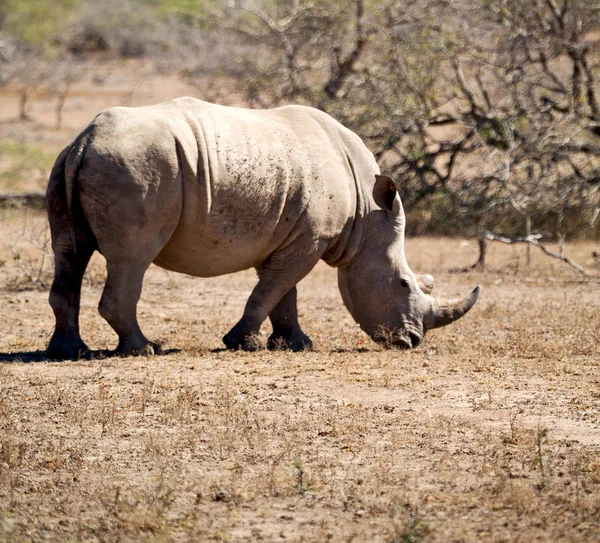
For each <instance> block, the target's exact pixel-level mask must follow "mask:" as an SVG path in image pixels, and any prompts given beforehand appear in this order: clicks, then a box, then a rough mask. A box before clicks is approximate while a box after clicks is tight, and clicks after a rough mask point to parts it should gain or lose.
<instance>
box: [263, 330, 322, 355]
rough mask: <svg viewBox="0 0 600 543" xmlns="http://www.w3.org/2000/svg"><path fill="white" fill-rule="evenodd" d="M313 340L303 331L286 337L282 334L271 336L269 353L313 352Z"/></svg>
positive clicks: (268, 343)
mask: <svg viewBox="0 0 600 543" xmlns="http://www.w3.org/2000/svg"><path fill="white" fill-rule="evenodd" d="M312 347H313V344H312V341H311V339H310V338H309V337H308V336H307V335H306V334H305V333H304V332H302V331H300V332H298V333H295V334H290V335H287V336H284V335H282V334H275V333H273V334H271V336H269V341H268V342H267V349H269V351H287V350H289V351H293V352H295V353H297V352H299V351H312Z"/></svg>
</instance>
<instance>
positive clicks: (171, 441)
mask: <svg viewBox="0 0 600 543" xmlns="http://www.w3.org/2000/svg"><path fill="white" fill-rule="evenodd" d="M599 19H600V7H599V6H597V5H596V4H594V3H593V2H590V1H586V0H530V1H524V0H521V1H519V0H501V1H491V0H489V1H488V0H473V1H467V0H464V1H463V0H405V1H399V0H381V1H376V0H346V1H342V0H329V1H325V0H312V1H310V0H287V1H278V0H254V1H251V0H164V1H163V0H120V1H117V0H104V1H102V2H95V1H92V0H53V1H52V2H48V1H45V0H19V1H17V0H0V195H5V194H8V193H10V194H16V193H20V194H22V193H27V196H21V198H20V199H19V200H15V199H14V198H10V199H3V198H2V197H0V315H2V316H1V317H0V542H25V541H28V542H34V541H35V542H37V541H42V540H45V541H56V542H59V541H60V542H62V541H99V542H109V541H115V542H117V541H144V542H158V541H232V542H233V541H239V542H242V541H294V542H301V541H304V542H308V541H311V542H312V541H315V542H317V541H318V542H321V541H332V542H344V543H346V542H354V543H357V542H363V541H365V542H367V541H368V542H371V541H372V542H378V543H379V542H381V543H409V542H413V543H416V542H419V543H428V542H438V543H442V542H443V543H446V542H465V543H469V542H473V541H478V542H479V541H480V542H484V543H499V542H522V541H532V542H533V541H539V542H557V543H558V542H561V543H563V542H573V543H575V542H582V541H586V542H587V541H590V542H592V541H599V540H600V520H599V519H600V417H599V413H600V396H599V394H598V391H599V390H600V363H599V360H600V336H599V330H600V320H599V315H600V290H599V289H598V285H599V283H598V275H599V273H600V254H599V252H600V247H598V237H599V235H600V218H599V214H600V199H599V196H598V195H599V193H598V189H599V187H600V175H599V171H598V169H599V167H600V160H599V159H600V96H599V95H598V92H599V89H598V63H599V61H600V26H599V23H600V20H599ZM185 94H187V95H192V96H196V97H198V98H202V99H206V100H211V101H216V102H220V103H224V104H228V105H237V106H248V107H270V106H276V105H279V104H283V103H292V102H293V103H304V104H308V105H312V106H315V107H319V108H321V109H323V110H325V111H327V112H328V113H330V114H331V115H333V116H334V117H336V118H337V119H339V120H340V121H342V122H343V123H344V124H346V125H347V126H349V127H350V128H352V129H353V130H355V131H356V132H357V133H358V134H360V135H361V137H362V138H363V139H364V140H365V141H366V143H367V144H368V145H369V147H370V148H371V149H372V151H373V152H374V153H375V156H376V157H377V159H378V161H379V163H380V165H381V167H382V170H384V171H385V172H387V173H389V174H391V175H393V176H394V177H395V178H396V179H397V180H398V181H399V182H400V184H401V187H402V198H403V201H404V203H405V207H406V211H407V221H408V230H409V233H410V234H411V238H410V239H409V240H408V241H407V258H408V262H409V263H410V265H411V267H412V268H413V269H414V271H415V272H418V273H432V274H434V275H435V277H436V287H435V291H434V293H437V294H438V295H440V296H449V297H454V296H457V295H463V294H464V293H465V292H467V291H468V290H469V289H470V288H472V287H473V285H475V284H477V283H479V284H481V285H482V286H483V293H482V295H481V297H480V300H479V301H478V303H477V305H476V306H475V308H474V309H473V310H472V311H471V313H469V315H467V316H466V317H465V318H463V319H461V320H460V321H459V322H457V323H454V324H453V325H452V326H450V327H447V328H442V329H439V330H435V331H433V332H432V333H430V334H428V335H427V337H426V339H425V341H424V342H423V344H422V345H421V346H420V347H419V348H417V349H415V350H411V351H396V350H382V349H381V348H380V347H379V346H377V345H376V344H374V343H373V342H371V341H370V340H369V339H368V337H367V336H366V335H365V334H364V333H363V332H362V331H361V330H360V329H359V328H358V327H357V325H356V324H355V323H354V321H352V319H351V317H350V315H349V314H348V313H347V311H346V310H345V308H344V307H343V304H342V301H341V298H340V296H339V293H338V291H337V287H336V279H335V270H332V269H330V268H328V267H327V266H325V265H324V264H320V265H319V266H318V267H317V268H316V269H315V270H314V272H312V273H311V274H310V275H309V276H308V277H307V278H306V279H305V280H304V281H302V282H301V283H300V285H299V289H298V291H299V308H300V319H301V322H302V326H303V328H304V329H305V331H306V332H307V333H308V334H309V335H310V336H311V337H312V339H313V340H314V344H315V349H314V351H312V352H309V353H290V352H268V351H266V350H260V351H258V352H255V353H244V352H229V351H224V350H222V343H221V339H220V338H221V337H222V336H223V334H224V333H225V332H227V330H229V328H230V327H231V325H232V324H233V323H234V322H235V321H236V320H237V318H239V316H240V315H241V312H242V308H243V304H244V302H245V300H246V299H247V295H248V294H249V292H250V290H251V289H252V287H253V286H254V284H255V281H256V278H255V274H254V273H253V272H252V271H248V272H244V273H241V274H236V275H234V276H230V277H221V278H214V279H198V278H190V277H185V276H181V275H177V274H172V273H167V272H165V271H164V270H161V269H158V268H156V267H151V269H150V270H149V272H148V274H147V277H146V280H145V283H144V292H143V295H142V298H141V300H140V303H139V306H138V311H139V318H140V322H141V325H142V327H143V329H144V331H145V332H146V333H147V335H148V336H149V337H150V338H151V339H153V340H156V341H159V342H160V343H162V344H163V346H164V347H165V350H166V354H165V355H164V356H157V357H151V358H149V357H136V358H133V357H131V358H118V357H114V356H112V355H111V352H110V351H109V350H108V349H110V348H114V346H115V345H116V336H115V335H114V333H113V331H112V329H110V328H109V326H108V325H107V324H106V322H105V321H104V320H102V319H101V318H100V316H99V315H98V312H97V309H96V307H97V305H98V301H99V299H100V295H101V288H102V286H103V282H104V278H105V268H104V263H103V260H102V258H101V257H100V256H99V255H96V256H95V257H94V258H93V260H92V262H91V264H90V266H89V267H88V269H87V272H86V275H85V277H84V284H83V295H82V309H81V329H82V336H83V338H84V340H85V341H86V342H87V343H88V344H89V346H90V347H91V348H92V349H93V350H94V353H95V355H94V358H93V359H92V360H81V361H73V362H61V363H51V362H48V361H47V359H46V357H45V355H44V349H45V347H46V345H47V343H48V340H49V338H50V335H51V333H52V330H53V324H54V322H53V316H52V311H51V309H50V306H49V305H48V302H47V298H48V288H49V286H50V283H51V280H52V252H51V250H50V243H49V234H48V226H47V221H46V219H45V215H44V213H43V211H41V210H40V209H36V208H33V207H31V206H30V203H31V202H35V200H36V198H37V196H36V195H37V194H40V193H42V192H43V190H44V188H45V185H46V182H47V177H48V174H49V171H50V168H51V166H52V163H53V160H54V157H55V156H56V155H57V153H58V152H59V151H60V149H61V148H62V147H63V146H64V145H65V144H66V143H68V142H69V141H70V140H71V139H72V138H73V137H74V136H75V135H76V134H77V133H78V132H79V131H80V130H81V129H82V128H83V127H84V126H85V125H86V124H87V123H88V122H89V121H90V120H91V119H92V118H93V117H94V115H95V114H96V113H97V112H98V111H100V110H102V109H105V108H106V107H110V106H115V105H132V106H135V105H144V104H151V103H155V102H158V101H162V100H168V99H170V98H173V97H176V96H180V95H185ZM6 202H12V207H10V206H9V204H7V203H6ZM442 235H443V236H451V237H436V236H442ZM492 241H494V242H493V243H491V242H492ZM502 242H505V243H502ZM490 243H491V245H490ZM536 245H537V246H541V248H542V249H543V250H545V251H546V252H549V253H551V255H553V256H555V257H558V258H549V257H548V255H547V254H544V253H543V252H542V250H539V248H538V247H536ZM528 249H530V250H528ZM474 264H477V265H476V266H474ZM268 335H269V330H267V329H265V330H263V331H261V335H260V336H259V341H261V342H263V343H264V342H265V341H266V338H267V337H268Z"/></svg>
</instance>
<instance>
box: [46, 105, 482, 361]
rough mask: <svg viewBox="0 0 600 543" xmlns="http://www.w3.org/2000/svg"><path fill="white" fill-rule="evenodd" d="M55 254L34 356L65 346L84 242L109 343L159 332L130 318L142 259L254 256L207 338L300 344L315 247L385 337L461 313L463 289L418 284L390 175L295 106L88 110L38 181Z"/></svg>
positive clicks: (229, 260) (401, 338)
mask: <svg viewBox="0 0 600 543" xmlns="http://www.w3.org/2000/svg"><path fill="white" fill-rule="evenodd" d="M46 198H47V209H48V215H49V221H50V230H51V235H52V248H53V250H54V254H55V275H54V281H53V284H52V288H51V292H50V299H49V300H50V305H51V306H52V309H53V311H54V314H55V317H56V327H55V330H54V333H53V335H52V338H51V340H50V343H49V346H48V349H47V354H48V356H50V357H52V358H77V357H79V356H81V355H82V354H84V353H85V352H86V351H87V350H88V349H87V347H86V345H85V343H84V342H83V341H82V339H81V336H80V333H79V323H78V321H79V306H80V292H81V283H82V277H83V274H84V271H85V268H86V266H87V264H88V262H89V259H90V257H91V255H92V253H93V252H94V251H95V250H98V251H99V252H100V253H102V255H104V257H105V258H106V265H107V278H106V284H105V286H104V291H103V294H102V298H101V300H100V304H99V312H100V314H101V315H102V317H103V318H105V319H106V320H107V321H108V323H109V324H110V326H111V327H112V328H113V329H114V331H115V332H116V333H117V335H118V337H119V342H118V345H117V348H116V352H117V353H120V354H153V353H157V352H159V351H160V346H159V345H158V344H156V343H153V342H152V341H150V340H148V339H147V338H146V336H145V335H144V334H143V333H142V330H141V329H140V326H139V324H138V320H137V316H136V308H137V303H138V300H139V297H140V293H141V290H142V280H143V278H144V274H145V272H146V270H147V269H148V267H149V266H150V264H151V263H154V264H156V265H158V266H160V267H162V268H165V269H167V270H172V271H176V272H182V273H185V274H189V275H192V276H199V277H213V276H217V275H222V274H228V273H233V272H237V271H240V270H245V269H249V268H255V269H256V271H257V272H258V284H257V285H256V287H255V288H254V290H253V291H252V293H251V295H250V297H249V299H248V302H247V303H246V306H245V309H244V313H243V315H242V317H241V319H240V320H239V321H238V322H237V324H236V325H235V326H234V327H233V328H232V329H231V331H230V332H228V333H227V334H226V335H225V336H224V338H223V341H224V343H225V346H226V347H228V348H231V349H244V350H253V349H256V348H257V343H256V334H257V333H258V332H259V329H260V327H261V325H262V323H263V322H264V321H265V320H266V318H267V317H269V319H270V320H271V323H272V327H273V332H272V334H271V336H270V337H269V339H268V345H267V346H268V347H269V348H276V347H285V348H289V349H291V350H301V349H306V348H310V347H311V345H312V344H311V340H310V338H309V337H308V336H307V335H306V334H305V333H304V332H303V331H302V329H301V328H300V325H299V323H298V314H297V306H296V284H297V283H298V282H299V281H300V280H301V279H302V278H303V277H304V276H305V275H306V274H308V272H309V271H310V270H311V269H312V268H313V267H314V266H315V265H316V264H317V262H318V261H319V260H321V259H322V260H324V261H325V262H326V263H327V264H329V265H330V266H333V267H335V268H337V270H338V283H339V288H340V291H341V294H342V298H343V301H344V304H345V305H346V307H347V308H348V310H349V311H350V313H351V315H352V317H353V318H354V319H355V320H356V321H357V322H358V324H359V325H360V327H361V328H362V329H363V330H364V331H365V332H366V333H367V334H368V335H369V336H371V338H373V339H374V340H375V341H378V342H382V343H383V344H385V345H387V346H397V347H400V348H410V347H415V346H417V345H419V343H420V342H421V341H422V338H423V336H424V334H425V332H426V331H427V330H431V329H433V328H436V327H439V326H443V325H446V324H449V323H451V322H453V321H455V320H456V319H458V318H460V317H462V316H463V315H464V314H465V313H466V312H467V311H469V309H471V307H472V306H473V304H474V303H475V302H476V300H477V297H478V295H479V287H477V288H475V290H473V292H472V293H471V294H469V295H467V296H466V297H465V298H462V299H456V300H441V299H436V298H433V297H432V296H430V294H429V293H430V291H431V288H432V280H433V278H432V277H431V276H417V275H415V274H414V273H413V272H412V271H411V269H410V268H409V266H408V264H407V262H406V258H405V254H404V228H405V215H404V210H403V207H402V203H401V201H400V197H399V195H398V189H397V186H396V184H395V182H394V181H393V180H392V179H391V178H390V177H387V176H384V175H381V173H380V170H379V167H378V165H377V163H376V161H375V159H374V157H373V154H372V153H371V152H370V151H369V150H368V149H367V147H366V146H365V145H364V144H363V142H362V141H361V139H360V138H359V137H358V136H357V135H356V134H354V133H353V132H352V131H350V130H348V129H347V128H345V127H344V126H342V125H341V124H340V123H338V122H337V121H335V120H334V119H333V118H332V117H330V116H329V115H327V114H326V113H324V112H322V111H319V110H317V109H313V108H310V107H306V106H297V105H292V106H284V107H279V108H276V109H269V110H251V109H242V108H233V107H225V106H220V105H215V104H210V103H207V102H203V101H200V100H196V99H193V98H179V99H176V100H172V101H170V102H165V103H162V104H158V105H154V106H147V107H137V108H128V107H115V108H111V109H108V110H106V111H104V112H102V113H100V114H99V115H98V116H97V117H96V118H95V119H94V120H93V121H92V122H91V124H90V125H89V126H88V127H87V128H86V129H85V130H84V131H83V132H82V133H81V134H80V135H79V136H78V137H77V138H76V139H75V140H74V141H73V142H72V143H71V144H70V145H68V146H67V147H66V148H65V149H64V150H63V151H62V153H61V154H60V155H59V157H58V159H57V161H56V163H55V165H54V168H53V170H52V173H51V176H50V180H49V184H48V189H47V195H46Z"/></svg>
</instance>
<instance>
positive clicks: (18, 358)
mask: <svg viewBox="0 0 600 543" xmlns="http://www.w3.org/2000/svg"><path fill="white" fill-rule="evenodd" d="M179 352H181V349H165V350H164V351H163V352H161V353H160V354H157V355H154V356H165V355H168V354H174V353H179ZM105 358H126V357H123V355H121V354H118V353H116V352H115V351H110V350H108V349H101V350H98V351H89V352H88V353H86V354H85V355H84V356H82V357H80V358H78V359H77V360H104V359H105ZM67 360H71V359H57V358H50V357H48V355H47V354H46V351H19V352H14V353H0V364H9V363H12V362H24V363H27V364H29V363H33V362H65V361H67Z"/></svg>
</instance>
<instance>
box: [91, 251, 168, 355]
mask: <svg viewBox="0 0 600 543" xmlns="http://www.w3.org/2000/svg"><path fill="white" fill-rule="evenodd" d="M149 266H150V262H148V263H146V262H144V261H141V262H140V261H139V260H135V259H130V258H107V262H106V268H107V277H106V284H105V285H104V291H103V292H102V298H101V299H100V305H99V306H98V311H99V312H100V315H101V316H102V317H103V318H104V319H105V320H106V321H107V322H108V324H110V326H111V327H112V329H113V330H114V331H115V332H116V333H117V335H118V336H119V343H118V345H117V348H116V350H115V352H116V353H117V354H121V355H152V354H160V353H161V352H162V351H161V348H160V345H158V344H157V343H153V342H152V341H150V340H149V339H147V338H146V336H145V335H144V334H143V332H142V330H141V328H140V325H139V323H138V320H137V304H138V301H139V299H140V295H141V293H142V282H143V280H144V274H145V273H146V270H147V269H148V267H149Z"/></svg>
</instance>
